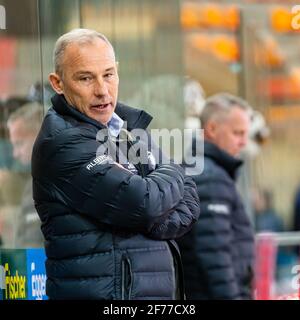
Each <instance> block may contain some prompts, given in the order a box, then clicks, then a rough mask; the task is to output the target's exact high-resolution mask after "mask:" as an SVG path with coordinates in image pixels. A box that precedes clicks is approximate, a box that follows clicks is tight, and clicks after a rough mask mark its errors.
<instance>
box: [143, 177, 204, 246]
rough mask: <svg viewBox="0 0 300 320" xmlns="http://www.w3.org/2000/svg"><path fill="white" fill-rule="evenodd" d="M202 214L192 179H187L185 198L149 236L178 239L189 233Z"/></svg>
mask: <svg viewBox="0 0 300 320" xmlns="http://www.w3.org/2000/svg"><path fill="white" fill-rule="evenodd" d="M199 213H200V203H199V197H198V194H197V191H196V185H195V183H194V182H193V180H192V178H190V177H185V184H184V196H183V199H182V200H181V201H180V202H179V204H178V205H177V206H176V207H175V208H174V209H173V210H171V211H170V212H169V214H168V216H166V217H163V218H162V219H161V220H162V221H160V222H157V223H155V224H154V225H153V227H152V228H151V230H150V232H149V233H148V234H147V235H148V236H149V237H150V238H153V239H159V240H170V239H177V238H179V237H181V236H183V235H184V234H185V233H187V232H188V231H189V230H190V229H191V228H192V226H193V224H194V223H195V222H196V221H197V219H198V217H199Z"/></svg>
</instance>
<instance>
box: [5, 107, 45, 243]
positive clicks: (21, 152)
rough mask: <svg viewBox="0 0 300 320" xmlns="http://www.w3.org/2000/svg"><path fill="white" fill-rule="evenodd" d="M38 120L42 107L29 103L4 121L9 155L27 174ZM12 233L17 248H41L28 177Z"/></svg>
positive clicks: (38, 224) (38, 222) (41, 241)
mask: <svg viewBox="0 0 300 320" xmlns="http://www.w3.org/2000/svg"><path fill="white" fill-rule="evenodd" d="M42 117H43V108H42V106H41V105H40V104H39V103H37V102H33V103H27V104H25V105H24V106H22V107H21V108H19V109H17V110H16V111H15V112H14V113H12V114H11V115H10V117H9V119H8V122H7V127H8V130H9V137H10V141H11V143H12V146H13V156H14V158H16V159H18V160H19V161H20V162H21V163H22V164H23V165H24V166H26V167H27V168H28V171H30V162H31V154H32V147H33V144H34V141H35V138H36V135H37V133H38V131H39V129H40V124H41V120H42ZM16 230H17V231H16V246H17V247H41V246H42V245H43V236H42V233H41V230H40V219H39V217H38V214H37V212H36V210H35V207H34V202H33V199H32V179H31V178H29V179H28V181H27V182H26V184H25V187H24V191H23V196H22V200H21V206H20V215H19V217H18V219H17V226H16Z"/></svg>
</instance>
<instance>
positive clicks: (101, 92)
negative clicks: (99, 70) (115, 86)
mask: <svg viewBox="0 0 300 320" xmlns="http://www.w3.org/2000/svg"><path fill="white" fill-rule="evenodd" d="M94 94H95V95H96V96H105V95H107V94H108V87H107V84H106V82H105V81H104V80H103V79H102V78H99V79H97V80H96V82H95V86H94Z"/></svg>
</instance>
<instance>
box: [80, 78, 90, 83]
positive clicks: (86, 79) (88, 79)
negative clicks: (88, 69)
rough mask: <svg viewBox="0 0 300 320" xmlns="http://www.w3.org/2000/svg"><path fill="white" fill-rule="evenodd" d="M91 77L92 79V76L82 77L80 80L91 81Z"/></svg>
mask: <svg viewBox="0 0 300 320" xmlns="http://www.w3.org/2000/svg"><path fill="white" fill-rule="evenodd" d="M91 79H92V78H91V77H82V78H80V79H79V80H80V81H84V82H86V81H90V80H91Z"/></svg>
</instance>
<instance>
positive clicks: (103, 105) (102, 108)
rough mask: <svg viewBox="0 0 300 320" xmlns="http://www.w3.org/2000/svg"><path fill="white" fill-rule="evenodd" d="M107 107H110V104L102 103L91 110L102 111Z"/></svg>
mask: <svg viewBox="0 0 300 320" xmlns="http://www.w3.org/2000/svg"><path fill="white" fill-rule="evenodd" d="M109 106H111V103H102V104H97V105H93V106H92V109H96V110H104V109H106V108H108V107H109Z"/></svg>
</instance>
